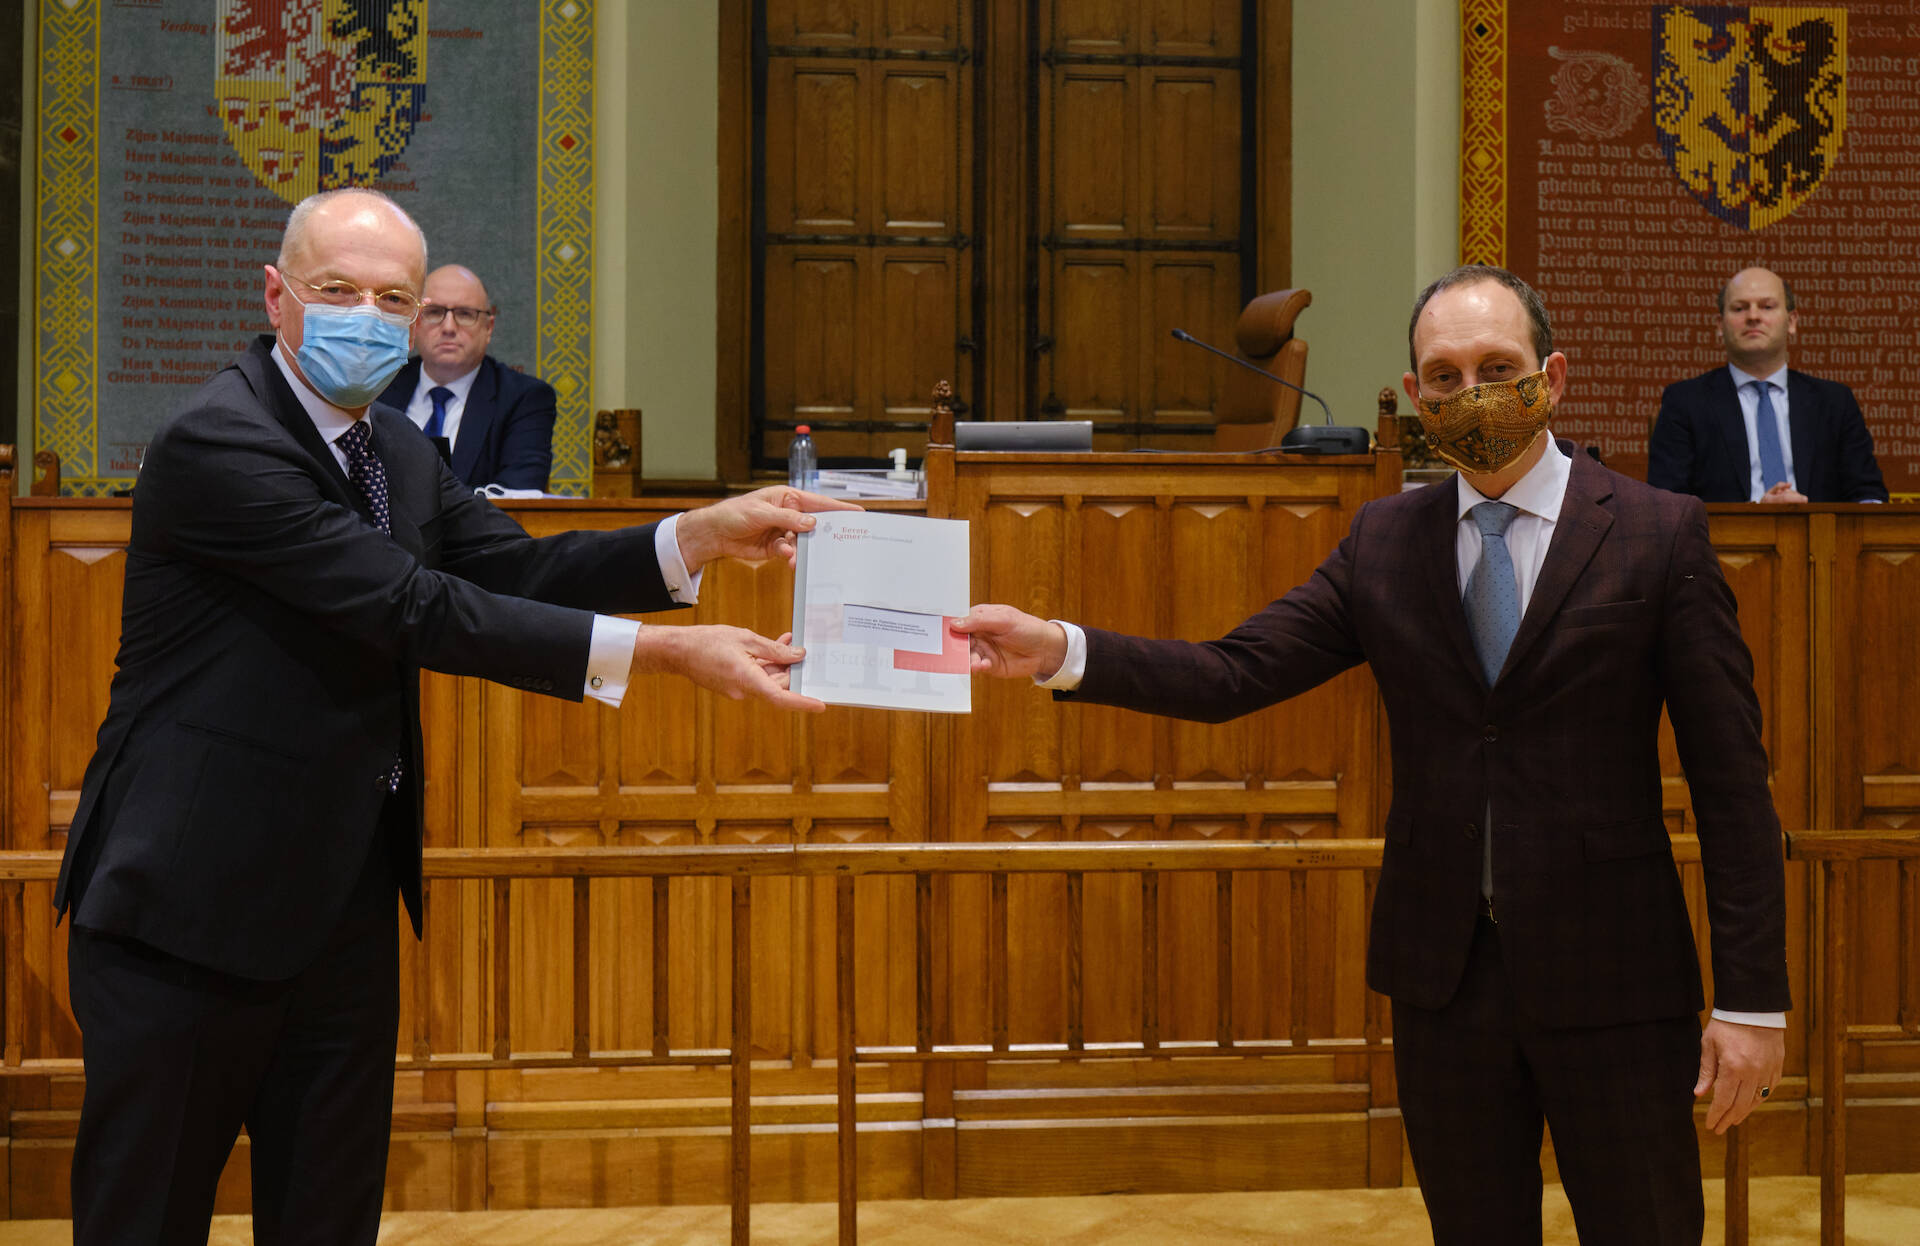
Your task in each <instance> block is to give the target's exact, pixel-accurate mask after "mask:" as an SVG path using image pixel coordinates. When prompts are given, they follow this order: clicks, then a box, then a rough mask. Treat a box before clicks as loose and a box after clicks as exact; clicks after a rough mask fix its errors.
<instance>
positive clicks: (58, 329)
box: [33, 0, 107, 495]
mask: <svg viewBox="0 0 1920 1246" xmlns="http://www.w3.org/2000/svg"><path fill="white" fill-rule="evenodd" d="M39 34H40V90H39V101H38V107H37V113H38V118H39V132H38V134H37V135H36V137H35V145H36V147H37V149H38V151H39V168H38V173H37V176H36V178H35V183H36V185H37V187H38V192H37V202H36V204H35V228H34V360H35V369H34V394H33V398H34V402H33V420H34V425H33V444H34V448H35V449H36V450H51V451H53V452H54V453H55V454H57V455H59V456H60V473H61V478H62V482H63V484H64V485H65V486H66V487H67V488H68V490H69V491H70V492H74V493H78V494H82V495H92V494H98V493H103V492H104V491H105V489H106V487H107V482H106V481H104V480H102V479H100V476H99V462H98V438H97V433H96V426H95V423H94V410H95V407H96V405H97V403H98V400H99V361H100V337H99V334H100V9H99V5H98V4H97V3H96V0H79V3H75V4H74V5H72V6H71V7H69V6H68V5H66V4H64V3H53V4H43V5H41V6H40V24H39Z"/></svg>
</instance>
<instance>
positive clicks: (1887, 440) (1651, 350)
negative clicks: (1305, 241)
mask: <svg viewBox="0 0 1920 1246" xmlns="http://www.w3.org/2000/svg"><path fill="white" fill-rule="evenodd" d="M1462 13H1463V17H1464V26H1465V28H1464V31H1463V36H1464V40H1465V64H1466V73H1467V83H1466V93H1465V98H1466V116H1465V117H1464V119H1463V120H1464V123H1465V124H1464V126H1463V133H1464V134H1465V135H1466V137H1465V139H1463V146H1464V149H1465V150H1464V153H1463V154H1464V156H1465V168H1464V170H1463V171H1464V172H1465V173H1467V174H1469V175H1470V174H1472V172H1473V171H1474V169H1475V168H1476V167H1479V168H1488V167H1494V168H1497V167H1499V166H1500V165H1501V164H1504V171H1505V178H1504V186H1501V187H1498V188H1497V189H1492V190H1489V189H1486V188H1485V187H1486V183H1485V181H1484V180H1481V181H1478V182H1476V179H1475V178H1474V177H1473V176H1466V177H1464V178H1463V183H1462V185H1463V190H1462V204H1461V210H1462V238H1463V246H1464V249H1465V252H1466V254H1465V255H1464V256H1463V258H1465V259H1468V260H1487V261H1491V262H1503V263H1505V264H1506V265H1507V266H1508V267H1510V268H1512V269H1513V270H1514V271H1516V272H1518V273H1519V274H1521V275H1522V276H1524V277H1525V278H1527V279H1528V280H1529V281H1533V282H1535V283H1536V284H1537V285H1538V286H1539V288H1540V290H1541V292H1542V294H1543V296H1544V297H1545V299H1546V301H1547V306H1548V308H1549V309H1550V310H1551V311H1552V313H1553V316H1554V323H1555V335H1556V339H1557V344H1558V345H1559V347H1560V349H1562V350H1564V351H1565V352H1566V354H1567V357H1568V359H1569V361H1570V362H1571V365H1572V375H1573V383H1572V385H1571V387H1570V389H1569V393H1568V396H1567V400H1566V402H1565V403H1564V404H1563V406H1562V409H1561V413H1560V415H1559V416H1557V417H1556V420H1555V424H1556V427H1558V428H1559V429H1560V430H1561V431H1562V432H1563V434H1565V435H1567V436H1571V437H1574V438H1575V439H1577V440H1580V441H1583V442H1587V443H1590V444H1593V445H1596V446H1598V447H1599V448H1600V449H1601V452H1602V453H1603V455H1604V456H1605V458H1606V461H1607V462H1608V464H1609V465H1611V466H1614V467H1617V468H1619V469H1620V470H1622V471H1625V472H1628V473H1630V474H1633V475H1644V474H1645V470H1646V455H1647V436H1648V433H1649V432H1650V431H1651V428H1652V423H1653V418H1654V415H1655V413H1656V412H1657V411H1658V409H1659V404H1660V392H1661V390H1662V389H1663V388H1665V387H1666V386H1667V385H1668V384H1669V383H1671V382H1673V381H1677V380H1681V379H1683V378H1685V377H1690V376H1694V375H1697V374H1699V373H1701V372H1704V371H1706V370H1708V369H1709V368H1713V367H1717V366H1723V365H1724V364H1725V362H1726V356H1725V353H1724V351H1723V349H1722V345H1721V339H1720V332H1719V317H1718V313H1717V310H1716V307H1715V296H1716V293H1717V292H1718V290H1719V288H1720V285H1721V283H1722V282H1724V281H1725V280H1726V278H1727V277H1729V276H1730V275H1732V274H1733V273H1734V272H1735V271H1737V270H1738V269H1740V268H1743V267H1746V266H1748V265H1754V264H1758V265H1764V266H1766V267H1768V268H1772V269H1774V270H1775V271H1776V272H1778V273H1780V274H1781V275H1782V276H1783V277H1784V278H1785V279H1786V280H1787V281H1788V282H1789V283H1790V284H1791V285H1792V286H1793V288H1794V293H1795V295H1796V299H1797V304H1798V312H1799V334H1798V338H1797V340H1796V342H1795V343H1794V345H1793V348H1792V354H1791V360H1790V363H1791V366H1792V367H1794V368H1796V369H1798V370H1800V371H1803V372H1809V373H1812V374H1814V375H1816V376H1824V377H1829V378H1831V379H1834V380H1838V381H1843V382H1845V383H1846V384H1847V385H1849V386H1851V387H1852V388H1853V391H1854V393H1855V395H1856V396H1857V397H1858V398H1859V400H1860V405H1861V408H1862V409H1863V411H1864V412H1865V415H1866V420H1867V427H1868V429H1869V431H1870V432H1871V433H1872V434H1873V439H1874V445H1875V450H1876V453H1877V454H1878V457H1879V460H1880V466H1881V469H1882V471H1883V473H1884V474H1885V476H1886V481H1887V487H1888V488H1889V489H1891V490H1892V491H1893V492H1894V493H1895V494H1903V493H1904V494H1909V495H1915V494H1920V281H1916V279H1915V277H1916V273H1920V91H1916V90H1914V86H1913V84H1914V83H1915V81H1916V80H1920V8H1916V7H1915V6H1914V5H1913V4H1911V3H1844V2H1842V3H1832V4H1826V5H1791V6H1789V5H1745V4H1696V5H1675V4H1667V5H1649V4H1647V3H1645V2H1644V0H1637V2H1635V3H1622V2H1620V0H1541V2H1538V3H1535V2H1529V3H1525V4H1520V3H1511V2H1510V3H1504V4H1495V3H1488V2H1487V0H1468V2H1467V3H1465V4H1463V6H1462ZM1496 41H1498V42H1496ZM1476 143H1479V144H1481V154H1479V155H1478V156H1477V154H1476V150H1475V144H1476ZM1489 147H1492V148H1496V150H1494V151H1492V152H1491V153H1490V154H1491V156H1492V158H1491V159H1488V158H1487V154H1488V153H1487V150H1486V149H1487V148H1489ZM1499 148H1503V149H1504V150H1497V149H1499Z"/></svg>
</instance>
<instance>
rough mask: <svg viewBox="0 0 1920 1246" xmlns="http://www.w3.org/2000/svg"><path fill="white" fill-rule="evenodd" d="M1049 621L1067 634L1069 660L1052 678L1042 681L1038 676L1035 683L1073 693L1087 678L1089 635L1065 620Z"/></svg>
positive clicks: (1035, 677) (1061, 665)
mask: <svg viewBox="0 0 1920 1246" xmlns="http://www.w3.org/2000/svg"><path fill="white" fill-rule="evenodd" d="M1047 621H1048V622H1049V623H1054V624H1057V625H1058V626H1059V627H1060V630H1062V631H1064V632H1065V633H1066V634H1067V660H1066V661H1064V662H1062V663H1061V664H1060V669H1059V670H1057V671H1055V672H1054V673H1053V677H1052V678H1050V679H1041V678H1040V677H1039V676H1037V675H1036V676H1034V680H1033V682H1034V683H1036V684H1038V685H1039V686H1040V687H1042V688H1052V689H1055V690H1057V691H1060V692H1072V691H1073V690H1074V689H1075V688H1078V687H1079V686H1080V681H1081V680H1082V679H1085V678H1086V677H1087V633H1086V632H1085V631H1084V630H1083V629H1082V628H1080V627H1079V626H1078V625H1077V624H1073V623H1069V622H1067V621H1066V620H1065V619H1049V620H1047Z"/></svg>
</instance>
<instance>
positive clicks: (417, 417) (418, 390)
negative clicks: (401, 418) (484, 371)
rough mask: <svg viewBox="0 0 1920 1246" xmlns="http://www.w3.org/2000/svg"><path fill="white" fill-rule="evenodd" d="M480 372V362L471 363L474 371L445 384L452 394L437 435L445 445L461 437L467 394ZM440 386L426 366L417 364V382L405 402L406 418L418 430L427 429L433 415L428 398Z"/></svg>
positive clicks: (454, 442) (452, 443)
mask: <svg viewBox="0 0 1920 1246" xmlns="http://www.w3.org/2000/svg"><path fill="white" fill-rule="evenodd" d="M479 375H480V365H479V364H475V365H473V371H471V372H469V373H467V374H466V375H465V376H456V377H454V378H453V379H452V380H451V381H447V382H445V384H444V388H446V389H448V390H450V391H452V393H453V397H451V398H449V399H447V413H446V415H445V416H444V417H442V419H441V421H440V435H441V436H442V437H445V438H446V439H447V444H448V445H450V446H451V445H454V444H456V443H457V439H458V438H459V436H460V417H461V416H463V415H465V414H466V413H467V395H468V394H470V393H472V392H473V378H474V377H476V376H479ZM439 388H443V386H442V383H441V382H439V381H436V380H434V379H433V378H432V377H430V376H428V375H427V365H426V364H425V363H422V364H421V365H420V383H419V384H418V385H415V386H414V387H413V397H412V399H410V400H409V401H408V403H407V418H408V419H410V420H412V421H413V426H414V427H415V428H417V429H419V430H420V431H421V432H425V431H426V429H427V421H428V420H430V419H432V418H433V399H431V398H429V397H427V395H428V394H430V393H431V392H433V391H434V390H435V389H439Z"/></svg>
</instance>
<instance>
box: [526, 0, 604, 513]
mask: <svg viewBox="0 0 1920 1246" xmlns="http://www.w3.org/2000/svg"><path fill="white" fill-rule="evenodd" d="M593 18H594V12H593V4H592V3H591V0H541V5H540V129H539V144H538V145H539V175H538V179H539V180H538V183H537V186H536V195H537V198H536V204H537V206H536V209H535V212H534V217H535V220H536V222H537V225H536V231H537V233H536V238H537V245H536V248H535V253H534V292H535V300H536V306H537V309H538V316H539V330H538V332H539V339H538V341H537V342H536V343H535V355H534V360H535V362H534V372H535V374H536V375H538V376H540V377H541V378H542V379H544V380H545V381H546V382H547V383H548V384H550V385H552V386H553V389H554V393H555V394H557V395H558V396H559V415H558V418H557V419H555V420H554V425H553V474H552V479H551V482H550V483H549V485H548V488H550V489H551V490H552V491H553V492H555V493H568V494H574V495H576V496H581V497H584V496H586V494H587V492H588V487H587V486H588V477H589V473H588V467H587V436H588V427H589V425H590V424H591V423H592V420H591V418H590V416H591V412H590V410H589V408H590V406H591V400H592V392H593Z"/></svg>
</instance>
